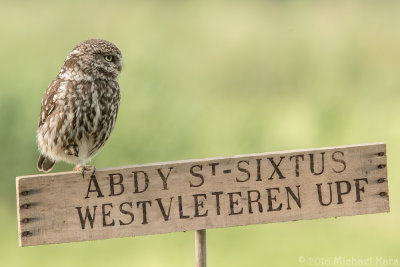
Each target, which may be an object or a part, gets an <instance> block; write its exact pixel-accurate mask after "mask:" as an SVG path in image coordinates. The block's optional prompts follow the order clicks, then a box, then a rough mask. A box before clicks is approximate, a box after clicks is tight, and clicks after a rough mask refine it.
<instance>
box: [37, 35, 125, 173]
mask: <svg viewBox="0 0 400 267" xmlns="http://www.w3.org/2000/svg"><path fill="white" fill-rule="evenodd" d="M121 68H122V55H121V52H120V50H119V49H118V48H117V47H116V46H115V45H114V44H113V43H111V42H108V41H105V40H101V39H91V40H86V41H83V42H82V43H80V44H78V45H77V46H76V47H75V48H74V49H73V50H72V51H71V53H70V54H69V55H68V56H67V58H66V60H65V62H64V64H63V66H62V68H61V70H60V72H59V74H58V75H57V77H56V78H55V79H54V80H53V81H52V82H51V83H50V85H49V87H48V88H47V90H46V93H45V95H44V97H43V100H42V108H41V112H40V118H39V125H38V130H37V143H38V147H39V150H40V156H39V160H38V169H39V170H41V171H50V170H51V168H52V167H53V165H54V163H55V162H56V161H58V160H63V161H66V162H68V163H73V164H75V165H77V166H78V168H79V166H81V167H83V166H85V164H86V163H87V162H88V161H90V159H92V158H93V157H94V156H95V155H96V153H97V152H98V151H99V149H100V148H101V147H102V146H103V145H104V143H105V142H106V141H107V139H108V137H109V136H110V134H111V132H112V130H113V128H114V125H115V121H116V118H117V113H118V107H119V101H120V90H119V85H118V76H119V73H120V71H121Z"/></svg>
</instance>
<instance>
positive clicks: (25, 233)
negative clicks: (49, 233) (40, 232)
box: [22, 231, 32, 237]
mask: <svg viewBox="0 0 400 267" xmlns="http://www.w3.org/2000/svg"><path fill="white" fill-rule="evenodd" d="M31 235H32V232H30V231H24V232H22V236H23V237H27V236H31Z"/></svg>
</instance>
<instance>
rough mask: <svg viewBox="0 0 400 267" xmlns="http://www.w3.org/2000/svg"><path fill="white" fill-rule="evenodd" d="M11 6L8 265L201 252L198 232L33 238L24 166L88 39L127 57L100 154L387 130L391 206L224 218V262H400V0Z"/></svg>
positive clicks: (216, 248)
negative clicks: (56, 92)
mask: <svg viewBox="0 0 400 267" xmlns="http://www.w3.org/2000/svg"><path fill="white" fill-rule="evenodd" d="M0 7H1V10H2V14H1V16H0V51H1V53H0V77H1V79H0V127H1V128H0V172H1V181H0V183H1V184H0V218H1V219H0V266H7V267H8V266H10V267H13V266H24V267H26V266H41V267H45V266H57V267H62V266H96V267H102V266H194V233H193V232H186V233H173V234H164V235H156V236H145V237H135V238H122V239H113V240H103V241H95V242H81V243H71V244H60V245H50V246H38V247H28V248H19V247H18V242H17V239H18V238H17V222H16V207H15V206H16V201H15V177H16V176H19V175H25V174H34V173H38V171H37V170H36V160H37V157H38V152H37V148H36V143H35V131H36V126H37V120H38V116H39V111H40V101H41V98H42V96H43V93H44V90H45V89H46V87H47V85H48V84H49V83H50V81H51V80H52V79H53V78H54V77H55V76H56V75H57V73H58V71H59V68H60V67H61V64H62V62H63V60H64V59H65V57H66V56H67V54H68V53H69V52H70V50H71V49H72V48H73V47H74V46H75V45H76V44H77V43H79V42H80V41H82V40H84V39H89V38H103V39H107V40H110V41H112V42H114V43H115V44H117V45H118V46H119V48H120V49H121V51H122V52H123V55H124V59H125V60H124V69H123V72H122V74H121V77H120V86H121V88H122V92H121V94H122V99H121V107H120V112H119V118H118V121H117V124H116V128H115V130H114V133H113V134H112V136H111V138H110V140H109V141H108V143H107V144H106V146H105V147H104V148H103V150H102V151H101V152H100V154H99V155H98V156H97V157H96V158H95V159H94V161H93V163H94V164H95V165H96V166H97V167H98V168H104V167H111V166H119V165H130V164H139V163H148V162H157V161H171V160H178V159H189V158H203V157H211V156H229V155H235V154H244V153H253V152H266V151H276V150H286V149H299V148H312V147H322V146H334V145H345V144H358V143H367V142H377V141H382V142H386V143H387V145H388V147H387V148H388V166H389V167H388V174H389V188H390V202H391V212H390V213H389V214H376V215H362V216H354V217H342V218H337V219H321V220H311V221H299V222H290V223H276V224H268V225H256V226H247V227H236V228H228V229H215V230H209V231H208V262H209V266H307V262H306V263H303V264H302V263H300V262H299V260H298V259H299V257H301V256H304V257H306V258H308V257H321V258H325V257H334V256H345V257H355V258H367V257H373V259H374V260H373V262H372V263H373V264H374V265H371V266H381V265H378V264H379V263H377V262H375V257H376V256H378V257H380V256H381V257H384V258H394V259H397V261H398V262H399V264H400V256H399V251H400V230H399V221H400V207H399V204H400V189H399V187H400V180H399V177H400V164H399V161H400V138H399V137H400V116H399V115H400V104H399V101H400V78H399V77H400V75H399V71H400V31H399V28H400V16H399V13H400V3H399V2H398V1H346V2H345V1H318V2H317V1H309V2H305V1H279V2H278V1H277V2H264V1H185V2H184V1H64V2H61V1H2V0H1V1H0ZM71 168H72V166H69V165H66V164H63V163H59V164H57V165H56V167H55V170H54V171H63V170H70V169H71ZM325 266H338V265H337V264H336V265H333V263H332V264H330V265H325ZM339 266H340V265H339ZM388 266H394V265H388Z"/></svg>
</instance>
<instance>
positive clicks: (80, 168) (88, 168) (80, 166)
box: [73, 164, 96, 179]
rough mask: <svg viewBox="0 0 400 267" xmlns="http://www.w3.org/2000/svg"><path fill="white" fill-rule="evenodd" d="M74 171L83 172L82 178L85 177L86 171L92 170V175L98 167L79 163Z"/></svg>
mask: <svg viewBox="0 0 400 267" xmlns="http://www.w3.org/2000/svg"><path fill="white" fill-rule="evenodd" d="M73 171H76V172H80V173H81V174H82V178H83V179H85V171H91V172H92V173H91V174H90V176H93V175H94V174H95V173H96V167H95V166H85V165H80V164H78V165H76V166H75V168H74V170H73Z"/></svg>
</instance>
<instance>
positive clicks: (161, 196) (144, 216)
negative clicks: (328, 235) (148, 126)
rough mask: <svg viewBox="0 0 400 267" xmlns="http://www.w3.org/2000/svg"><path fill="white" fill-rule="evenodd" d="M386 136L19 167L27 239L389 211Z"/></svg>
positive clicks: (22, 233) (22, 237)
mask: <svg viewBox="0 0 400 267" xmlns="http://www.w3.org/2000/svg"><path fill="white" fill-rule="evenodd" d="M386 169H387V168H386V145H385V144H383V143H377V144H366V145H354V146H341V147H330V148H320V149H306V150H294V151H283V152H273V153H261V154H252V155H240V156H233V157H225V158H209V159H202V160H184V161H177V162H165V163H154V164H145V165H133V166H126V167H119V168H109V169H100V170H97V172H96V174H95V176H92V177H90V174H89V173H86V176H85V179H82V176H81V175H80V174H79V173H77V172H64V173H50V174H42V175H32V176H20V177H17V202H18V230H19V242H20V245H21V246H30V245H39V244H52V243H62V242H73V241H84V240H96V239H105V238H114V237H126V236H137V235H147V234H159V233H168V232H177V231H188V230H199V229H208V228H217V227H229V226H238V225H249V224H261V223H271V222H282V221H293V220H304V219H314V218H324V217H336V216H345V215H356V214H366V213H378V212H388V211H389V199H388V184H387V174H386Z"/></svg>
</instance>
